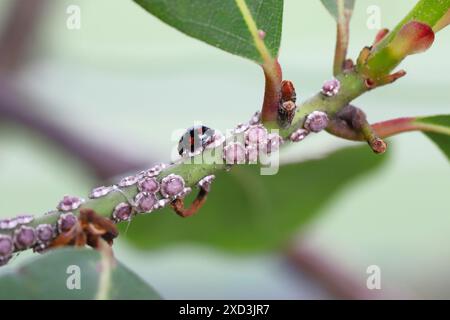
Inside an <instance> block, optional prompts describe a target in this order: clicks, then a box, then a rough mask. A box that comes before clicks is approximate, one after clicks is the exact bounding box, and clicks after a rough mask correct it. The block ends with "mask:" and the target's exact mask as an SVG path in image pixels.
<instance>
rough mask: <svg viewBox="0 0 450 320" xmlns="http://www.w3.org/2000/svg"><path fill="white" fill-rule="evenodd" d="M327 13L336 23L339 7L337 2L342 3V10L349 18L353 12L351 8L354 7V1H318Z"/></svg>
mask: <svg viewBox="0 0 450 320" xmlns="http://www.w3.org/2000/svg"><path fill="white" fill-rule="evenodd" d="M320 1H321V2H322V4H323V5H324V6H325V8H326V9H327V10H328V12H329V13H330V14H331V15H332V16H333V18H334V19H336V21H339V20H340V19H339V7H338V2H340V1H342V2H343V6H344V7H343V8H344V10H345V12H347V14H349V16H351V14H352V12H353V8H354V7H355V0H320Z"/></svg>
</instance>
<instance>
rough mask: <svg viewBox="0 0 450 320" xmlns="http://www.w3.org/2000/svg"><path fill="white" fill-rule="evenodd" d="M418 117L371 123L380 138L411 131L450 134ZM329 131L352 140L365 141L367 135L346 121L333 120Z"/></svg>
mask: <svg viewBox="0 0 450 320" xmlns="http://www.w3.org/2000/svg"><path fill="white" fill-rule="evenodd" d="M416 120H417V118H414V117H405V118H397V119H392V120H387V121H382V122H378V123H374V124H372V125H371V129H372V131H373V133H374V134H375V136H377V137H380V138H388V137H391V136H394V135H397V134H400V133H403V132H410V131H425V132H436V133H443V134H450V132H448V131H449V130H448V129H446V128H443V127H440V126H436V125H432V124H426V123H421V122H416ZM327 131H329V132H330V133H332V134H333V135H335V136H337V137H340V138H343V139H346V140H352V141H364V140H366V137H365V136H364V134H363V133H362V132H361V131H356V130H354V129H353V128H351V127H350V126H348V125H347V124H346V123H342V122H338V121H333V122H330V125H329V126H328V128H327Z"/></svg>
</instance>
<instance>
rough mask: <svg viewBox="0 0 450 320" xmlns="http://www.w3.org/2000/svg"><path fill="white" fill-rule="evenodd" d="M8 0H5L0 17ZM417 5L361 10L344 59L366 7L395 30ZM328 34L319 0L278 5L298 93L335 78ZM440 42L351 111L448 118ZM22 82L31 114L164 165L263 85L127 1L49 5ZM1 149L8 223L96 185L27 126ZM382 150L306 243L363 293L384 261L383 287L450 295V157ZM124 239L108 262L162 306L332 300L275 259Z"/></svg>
mask: <svg viewBox="0 0 450 320" xmlns="http://www.w3.org/2000/svg"><path fill="white" fill-rule="evenodd" d="M12 1H14V0H12ZM12 1H10V0H0V7H1V8H2V10H1V11H0V23H2V22H3V21H4V19H3V18H4V14H5V12H6V11H7V10H6V8H8V6H9V5H10V4H11V2H12ZM415 2H416V1H414V0H408V1H406V0H404V1H388V0H373V1H366V0H359V1H357V4H356V8H355V11H354V18H353V21H352V23H351V45H350V53H349V55H350V56H351V57H356V56H357V54H358V52H359V49H360V48H362V47H363V46H364V45H367V44H370V43H371V42H372V40H373V38H374V36H375V34H376V30H370V29H368V27H367V26H366V21H367V19H368V14H367V12H366V9H367V7H368V6H370V5H377V6H379V7H380V9H381V25H382V27H393V26H394V25H395V23H396V22H397V21H399V20H400V19H401V18H402V17H403V16H404V15H405V14H406V13H407V11H408V10H409V9H410V8H411V7H412V6H413V5H414V3H415ZM71 4H75V5H79V6H80V8H81V29H80V30H69V29H67V28H66V19H67V17H68V15H67V14H66V8H67V6H68V5H71ZM3 8H5V10H3ZM334 39H335V26H334V20H333V19H332V18H331V17H330V16H329V15H328V13H327V12H326V10H325V9H324V8H323V7H322V5H321V3H320V2H319V1H318V0H317V1H295V0H285V13H284V24H283V36H282V48H281V54H280V62H281V64H282V66H283V70H284V78H286V79H290V80H292V81H294V83H295V84H296V88H297V95H298V96H299V98H300V99H302V98H307V97H308V96H310V95H312V94H314V93H315V92H317V90H318V88H320V86H321V84H322V82H323V81H324V80H326V79H327V78H329V77H330V76H331V68H332V55H333V52H334V41H335V40H334ZM449 40H450V30H449V29H446V30H444V31H442V32H440V33H439V34H438V35H437V38H436V42H435V44H434V45H433V46H432V48H431V49H430V50H429V51H427V52H426V53H425V54H421V55H416V56H412V57H410V58H408V59H407V61H405V62H404V63H403V64H402V68H404V69H406V70H407V71H408V76H407V77H405V78H403V79H401V80H400V81H398V82H396V83H395V84H394V85H391V86H388V87H383V88H381V89H377V90H375V91H373V92H370V93H368V94H366V95H364V96H363V97H361V98H359V99H358V100H357V101H356V105H358V106H360V107H363V108H364V110H365V111H366V113H367V114H368V117H369V119H370V120H371V121H372V122H376V121H380V120H385V119H390V118H395V117H400V116H415V115H432V114H440V113H449V99H450V92H449V90H448V88H449V80H450V78H449V77H450V76H449V70H450V68H449V62H448V54H449V52H450V41H449ZM18 81H19V83H20V86H21V87H22V88H23V89H24V90H26V91H27V92H28V93H29V94H30V95H31V96H32V97H33V98H34V99H35V100H36V101H39V104H40V105H42V106H43V107H44V108H43V110H39V111H40V112H42V113H44V114H48V115H50V117H51V118H52V119H54V121H57V122H60V123H64V125H65V126H66V127H67V128H68V130H70V131H72V132H74V133H77V134H78V135H81V136H85V137H87V138H88V139H92V140H93V141H97V142H98V143H101V144H108V145H111V146H112V147H114V148H116V149H119V150H121V152H123V153H124V154H130V157H136V156H139V157H146V158H148V159H154V160H167V159H169V158H170V154H171V152H172V149H173V148H174V142H175V141H176V140H177V139H178V136H173V135H172V132H173V131H174V130H175V129H182V128H186V127H188V126H190V125H192V124H194V123H196V122H202V123H205V124H207V125H209V126H211V127H214V128H219V129H222V130H223V131H225V129H226V128H231V127H233V126H234V125H235V124H236V123H238V122H241V121H244V120H246V119H248V118H249V116H250V115H251V114H252V113H253V112H254V111H256V110H257V109H258V108H259V107H260V105H261V101H262V89H263V85H264V84H263V77H262V72H261V70H260V69H259V68H258V67H257V66H256V65H254V64H253V63H252V62H250V61H246V60H244V59H242V58H239V57H235V56H232V55H229V54H227V53H224V52H222V51H220V50H218V49H215V48H213V47H210V46H208V45H206V44H203V43H201V42H199V41H197V40H194V39H191V38H188V37H186V36H185V35H183V34H181V33H179V32H178V31H176V30H174V29H172V28H170V27H168V26H167V25H165V24H163V23H161V22H160V21H158V20H157V19H156V18H154V17H152V16H151V15H149V14H148V13H146V12H145V11H144V10H142V9H141V8H140V7H138V6H137V5H136V4H134V3H133V2H132V1H130V0H115V1H107V0H84V1H82V0H78V1H77V0H70V1H68V0H58V1H56V0H50V1H49V5H48V7H47V12H46V13H45V16H44V23H43V24H42V25H41V26H40V29H39V30H38V33H37V39H36V41H35V44H34V46H33V56H32V59H30V61H29V62H28V64H27V65H26V66H25V67H24V68H23V69H21V72H20V74H19V79H18ZM347 145H352V143H348V142H345V141H342V140H339V139H337V138H335V137H332V136H330V135H327V134H321V135H317V136H314V137H311V138H310V139H307V140H306V141H304V142H303V143H302V144H298V145H295V146H293V147H290V148H289V150H287V151H286V152H285V155H284V158H283V159H284V161H296V160H297V159H308V158H315V157H319V156H321V155H322V154H324V153H326V152H328V151H329V150H333V149H337V148H341V147H343V146H347ZM0 147H1V148H0V194H1V195H2V196H1V197H2V200H3V201H1V203H0V216H1V217H8V216H13V215H15V214H18V213H21V212H30V213H41V212H45V211H46V210H48V209H50V208H52V207H53V206H54V204H56V203H57V202H58V200H59V199H60V198H61V196H62V195H64V194H79V195H85V194H87V193H88V191H89V190H90V188H91V187H92V186H94V185H95V184H96V181H95V179H94V178H93V177H92V176H91V175H90V172H89V171H87V170H85V168H84V167H83V166H82V165H81V164H79V163H78V162H77V161H76V160H74V159H73V157H71V155H70V154H67V153H61V152H60V150H59V149H58V148H56V147H54V146H53V145H52V144H51V143H49V142H48V141H47V140H46V139H43V138H41V137H39V136H38V135H35V134H34V133H33V132H32V131H29V130H27V129H25V128H24V127H19V126H16V125H14V124H11V123H8V122H5V121H3V122H2V123H1V126H0ZM367 152H368V153H369V152H370V150H369V148H367ZM389 153H390V156H389V159H388V161H387V163H386V164H385V165H384V167H383V168H382V169H381V170H379V171H377V172H376V173H375V174H373V175H370V176H365V177H363V178H362V179H359V180H357V181H356V182H355V183H352V184H351V185H350V186H348V187H347V188H345V189H343V190H340V191H339V194H338V196H337V197H335V198H334V201H332V202H331V203H328V204H327V205H326V207H325V208H324V209H323V210H322V212H321V215H320V217H319V218H318V219H316V220H315V221H314V222H313V223H312V224H311V225H309V227H308V229H307V230H304V231H303V232H302V233H301V234H299V239H300V238H301V239H302V242H305V241H306V243H307V245H308V247H310V248H312V250H313V251H314V252H317V253H318V254H320V255H321V256H322V257H323V258H324V259H329V263H330V266H331V267H332V268H333V267H334V266H336V268H343V269H345V270H346V273H347V274H348V275H349V276H350V277H352V278H353V279H355V281H356V282H359V283H362V284H363V285H365V281H366V277H367V274H366V268H367V267H368V266H369V265H372V264H376V265H378V266H380V268H381V272H382V290H381V291H383V292H386V294H390V293H392V292H394V295H395V296H396V297H403V298H408V297H424V298H450V277H448V276H447V274H448V272H447V270H448V269H449V267H450V249H449V248H450V203H449V201H448V198H447V197H448V196H449V190H450V179H449V174H450V168H449V165H448V161H447V159H446V158H445V156H444V155H443V154H442V153H441V151H440V150H438V148H436V147H435V146H434V145H433V144H432V143H431V142H430V141H429V140H427V139H426V138H425V137H424V136H423V135H422V134H420V133H409V134H404V135H401V136H398V137H395V138H394V139H391V140H390V149H389ZM374 156H375V155H374ZM105 161H107V159H105ZM330 170H332V168H330ZM298 183H302V177H300V176H299V177H298ZM301 205H302V204H301V203H299V204H298V206H299V210H301ZM274 214H276V212H274ZM125 238H126V235H121V237H120V238H119V239H118V240H117V245H116V246H115V252H116V255H117V257H118V258H119V260H121V261H122V262H123V263H124V264H125V265H127V266H128V267H130V269H132V270H134V271H135V272H136V273H138V274H139V275H140V276H142V277H143V278H144V279H146V280H147V281H148V282H149V283H151V284H152V285H153V286H154V287H155V288H156V289H157V290H158V291H159V292H160V294H161V295H162V296H164V297H165V298H175V299H196V298H234V299H241V298H254V299H258V298H266V299H272V298H275V299H297V298H329V297H332V295H331V294H330V292H329V291H328V290H327V289H326V287H325V286H324V285H323V284H322V283H321V282H320V281H318V280H317V279H314V278H311V277H310V276H309V275H307V274H306V273H296V272H293V270H292V268H290V267H289V266H288V265H287V263H286V261H285V259H284V257H283V254H282V253H268V254H262V255H261V254H260V255H251V256H243V255H238V256H234V255H232V254H230V253H223V252H221V251H217V250H214V249H211V248H208V247H205V246H198V245H191V244H179V245H176V246H171V247H169V248H164V249H161V250H156V251H150V252H146V251H139V250H137V249H135V248H133V247H132V246H130V245H129V244H128V243H127V242H126V240H125ZM28 257H29V255H27V254H23V255H21V256H19V257H18V258H16V259H14V261H13V262H12V263H11V264H10V265H9V266H8V268H10V267H14V266H15V265H17V264H19V263H20V262H23V261H25V260H26V259H28Z"/></svg>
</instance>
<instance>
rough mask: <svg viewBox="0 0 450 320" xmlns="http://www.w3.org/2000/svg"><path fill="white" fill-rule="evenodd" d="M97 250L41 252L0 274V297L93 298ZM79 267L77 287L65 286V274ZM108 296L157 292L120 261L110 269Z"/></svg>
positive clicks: (146, 296) (153, 296) (154, 295)
mask: <svg viewBox="0 0 450 320" xmlns="http://www.w3.org/2000/svg"><path fill="white" fill-rule="evenodd" d="M100 260H101V255H100V253H99V252H97V251H94V250H90V249H74V248H65V249H60V250H54V251H51V252H49V253H46V254H45V255H42V256H40V257H38V258H36V259H35V260H33V261H31V262H30V263H28V264H26V265H24V266H22V267H19V268H17V269H16V270H15V271H13V272H7V273H4V274H2V275H1V277H0V299H94V298H95V297H96V294H97V291H98V288H99V279H100V274H101V272H100V271H99V270H100ZM69 266H78V267H79V268H80V269H79V271H80V276H81V277H80V281H81V282H80V284H81V288H80V289H79V290H78V289H72V290H69V289H68V288H67V285H66V284H67V281H68V278H69V277H70V276H71V275H73V274H74V271H70V269H69V270H68V267H69ZM109 299H159V295H158V294H157V293H156V292H155V291H154V290H153V289H152V288H151V287H150V286H149V285H148V284H146V283H145V282H144V281H143V280H142V279H140V278H139V277H138V276H137V275H136V274H134V273H133V272H131V271H130V270H129V269H127V268H126V267H125V266H123V265H122V264H121V263H117V265H116V267H114V269H113V270H112V273H111V286H110V291H109Z"/></svg>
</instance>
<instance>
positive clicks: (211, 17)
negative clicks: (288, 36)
mask: <svg viewBox="0 0 450 320" xmlns="http://www.w3.org/2000/svg"><path fill="white" fill-rule="evenodd" d="M135 1H136V2H137V3H138V4H139V5H141V6H142V7H143V8H144V9H145V10H147V11H148V12H150V13H151V14H153V15H155V16H156V17H158V18H159V19H161V20H162V21H164V22H165V23H167V24H169V25H171V26H172V27H174V28H176V29H178V30H180V31H181V32H183V33H185V34H187V35H189V36H192V37H194V38H197V39H199V40H201V41H204V42H206V43H208V44H210V45H213V46H215V47H217V48H220V49H222V50H225V51H228V52H230V53H233V54H236V55H239V56H242V57H245V58H248V59H251V60H254V61H256V62H258V63H263V62H264V57H263V56H262V55H261V52H260V49H258V43H256V42H255V38H254V37H253V35H252V33H251V30H250V29H249V27H248V25H247V23H246V21H245V20H244V16H243V13H241V11H240V9H239V7H238V5H237V2H238V1H240V0H208V1H205V0H135ZM244 1H245V3H246V4H247V6H248V8H249V10H250V13H251V15H252V17H253V20H254V22H255V23H256V26H257V28H258V29H260V30H263V31H264V32H265V37H264V43H265V46H266V47H267V49H268V51H269V53H270V54H271V56H272V57H276V56H277V55H278V49H279V47H280V41H281V29H282V20H283V0H244Z"/></svg>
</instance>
